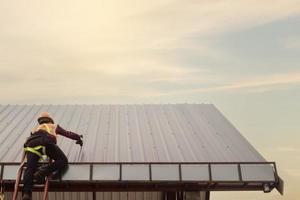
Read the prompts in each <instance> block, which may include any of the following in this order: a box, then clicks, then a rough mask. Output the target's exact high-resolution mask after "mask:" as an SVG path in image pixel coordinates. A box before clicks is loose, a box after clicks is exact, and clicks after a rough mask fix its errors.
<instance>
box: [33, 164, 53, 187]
mask: <svg viewBox="0 0 300 200" xmlns="http://www.w3.org/2000/svg"><path fill="white" fill-rule="evenodd" d="M48 174H49V169H48V166H43V167H39V168H38V170H37V171H36V172H35V173H34V174H33V182H34V183H36V184H44V183H45V178H46V176H47V175H48Z"/></svg>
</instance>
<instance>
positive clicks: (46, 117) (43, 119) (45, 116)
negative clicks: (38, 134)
mask: <svg viewBox="0 0 300 200" xmlns="http://www.w3.org/2000/svg"><path fill="white" fill-rule="evenodd" d="M38 122H39V124H43V123H52V124H54V121H53V119H52V118H51V116H50V114H49V113H48V112H42V113H41V114H40V116H39V118H38Z"/></svg>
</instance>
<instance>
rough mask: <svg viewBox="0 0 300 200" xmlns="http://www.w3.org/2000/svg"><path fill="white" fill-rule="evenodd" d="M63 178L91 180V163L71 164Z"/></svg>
mask: <svg viewBox="0 0 300 200" xmlns="http://www.w3.org/2000/svg"><path fill="white" fill-rule="evenodd" d="M62 180H72V181H78V180H85V181H88V180H90V165H69V169H68V170H67V172H66V173H65V174H64V175H63V177H62Z"/></svg>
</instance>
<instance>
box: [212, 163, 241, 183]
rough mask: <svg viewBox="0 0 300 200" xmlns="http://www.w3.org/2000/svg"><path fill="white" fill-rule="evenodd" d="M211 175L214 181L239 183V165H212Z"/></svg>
mask: <svg viewBox="0 0 300 200" xmlns="http://www.w3.org/2000/svg"><path fill="white" fill-rule="evenodd" d="M211 174H212V180H213V181H238V180H239V172H238V165H235V164H232V165H230V164H226V165H225V164H212V165H211Z"/></svg>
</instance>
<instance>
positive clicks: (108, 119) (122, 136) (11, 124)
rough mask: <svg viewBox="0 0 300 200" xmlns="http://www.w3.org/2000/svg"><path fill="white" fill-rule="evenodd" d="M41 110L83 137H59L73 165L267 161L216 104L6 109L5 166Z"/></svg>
mask: <svg viewBox="0 0 300 200" xmlns="http://www.w3.org/2000/svg"><path fill="white" fill-rule="evenodd" d="M42 111H48V112H50V113H51V114H52V115H53V118H54V120H55V122H56V123H57V124H59V125H61V126H62V127H63V128H65V129H68V130H71V131H74V132H77V133H79V134H82V135H83V136H84V146H83V148H82V149H80V147H79V146H78V145H76V144H75V142H74V141H72V140H70V139H68V138H64V137H62V136H61V137H59V138H58V145H59V146H60V147H61V148H62V149H63V151H64V152H65V153H66V155H67V156H68V158H69V160H70V161H71V162H263V161H266V160H265V159H264V158H263V157H262V156H261V155H260V154H259V153H258V152H257V151H256V150H255V149H254V148H253V146H251V144H250V143H249V142H248V141H247V140H246V139H245V138H244V137H243V136H242V135H241V134H240V132H239V131H238V130H237V129H236V128H235V127H234V126H233V125H232V124H231V123H230V122H229V121H228V120H227V119H226V118H225V117H224V116H223V115H222V114H221V113H220V112H219V111H218V109H217V108H216V107H215V106H214V105H211V104H168V105H1V106H0V162H19V161H20V159H21V153H20V152H22V147H23V143H24V141H25V140H26V138H27V137H28V136H29V134H30V131H31V129H32V128H33V127H34V126H35V125H36V124H37V120H36V119H37V117H38V115H39V113H40V112H42ZM11 147H14V148H11Z"/></svg>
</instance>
